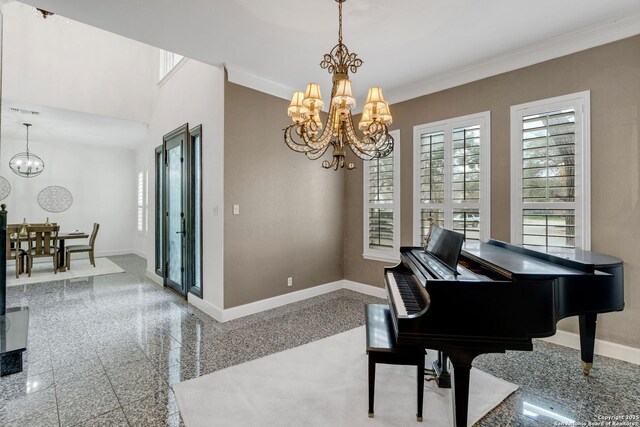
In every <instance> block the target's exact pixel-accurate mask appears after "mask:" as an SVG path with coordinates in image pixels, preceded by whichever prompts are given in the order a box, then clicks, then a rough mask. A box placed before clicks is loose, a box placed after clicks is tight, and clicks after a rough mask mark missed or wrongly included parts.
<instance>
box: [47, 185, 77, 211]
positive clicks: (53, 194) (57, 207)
mask: <svg viewBox="0 0 640 427" xmlns="http://www.w3.org/2000/svg"><path fill="white" fill-rule="evenodd" d="M38 204H39V205H40V207H41V208H42V209H44V210H45V211H47V212H53V213H58V212H64V211H66V210H67V209H69V208H70V207H71V205H72V204H73V196H72V195H71V192H70V191H69V190H67V189H66V188H64V187H60V186H59V185H52V186H50V187H45V188H43V189H42V191H40V193H38Z"/></svg>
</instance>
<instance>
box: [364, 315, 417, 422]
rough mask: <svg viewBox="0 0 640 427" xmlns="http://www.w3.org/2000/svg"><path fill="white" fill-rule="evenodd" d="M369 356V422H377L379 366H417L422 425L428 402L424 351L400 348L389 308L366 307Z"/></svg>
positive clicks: (405, 347) (415, 348)
mask: <svg viewBox="0 0 640 427" xmlns="http://www.w3.org/2000/svg"><path fill="white" fill-rule="evenodd" d="M365 319H366V329H367V354H368V355H369V418H373V396H374V389H375V382H376V363H386V364H390V365H412V366H417V369H418V374H417V382H418V410H417V413H416V419H417V420H418V421H419V422H422V404H423V400H424V348H422V347H415V346H398V345H397V344H396V343H395V339H394V336H395V335H394V333H393V330H392V329H391V328H392V326H391V312H390V311H389V306H388V305H386V304H367V305H366V307H365Z"/></svg>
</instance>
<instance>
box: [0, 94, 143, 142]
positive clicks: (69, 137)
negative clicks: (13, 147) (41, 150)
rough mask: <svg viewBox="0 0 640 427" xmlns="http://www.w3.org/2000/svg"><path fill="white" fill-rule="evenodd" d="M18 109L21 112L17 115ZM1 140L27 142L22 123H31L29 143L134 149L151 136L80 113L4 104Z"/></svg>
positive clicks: (134, 126) (134, 125)
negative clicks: (56, 143) (59, 143)
mask: <svg viewBox="0 0 640 427" xmlns="http://www.w3.org/2000/svg"><path fill="white" fill-rule="evenodd" d="M14 109H17V110H19V111H15V110H14ZM1 120H2V138H3V140H4V139H5V138H6V139H10V140H21V141H25V142H26V130H25V127H24V126H23V123H31V124H32V126H31V128H30V129H29V142H30V143H31V142H33V143H37V142H47V143H52V142H61V143H64V144H67V143H78V144H90V145H96V146H100V147H121V148H127V149H135V148H137V147H139V146H140V145H141V144H142V143H143V142H144V141H146V138H147V136H148V134H147V129H148V128H147V125H146V124H144V123H140V122H134V121H130V120H121V119H113V118H110V117H104V116H96V115H92V114H86V113H80V112H77V111H69V110H62V109H58V108H52V107H45V106H40V105H33V104H28V103H25V102H17V101H12V100H10V99H3V100H2V119H1Z"/></svg>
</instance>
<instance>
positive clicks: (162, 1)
mask: <svg viewBox="0 0 640 427" xmlns="http://www.w3.org/2000/svg"><path fill="white" fill-rule="evenodd" d="M4 1H7V0H4ZM26 3H29V4H32V5H35V6H37V7H41V8H44V9H46V10H50V11H53V12H55V13H57V14H59V15H62V16H65V17H68V18H71V19H74V20H77V21H80V22H84V23H86V24H89V25H93V26H96V27H99V28H102V29H105V30H108V31H111V32H114V33H117V34H120V35H123V36H126V37H129V38H132V39H135V40H138V41H141V42H144V43H148V44H150V45H153V46H156V47H160V48H163V49H166V50H170V51H174V52H177V53H180V54H182V55H184V56H188V57H190V58H194V59H197V60H200V61H203V62H206V63H209V64H213V65H221V64H226V65H227V66H228V69H229V70H230V71H229V76H230V80H232V81H238V82H243V81H244V82H247V85H249V86H254V87H256V88H259V87H260V86H262V87H264V88H266V89H265V91H267V92H270V93H273V94H276V95H279V96H283V97H285V96H286V97H288V96H289V94H290V93H291V90H292V89H294V88H296V89H298V90H303V89H304V87H305V85H306V83H307V82H309V81H316V82H319V83H320V84H321V87H322V88H323V94H324V96H325V97H326V96H328V91H329V83H330V78H329V76H327V73H326V71H325V70H322V69H320V67H319V66H318V64H319V62H320V60H321V59H322V55H323V54H324V53H326V52H328V51H329V50H330V49H331V48H332V47H333V45H334V44H335V43H336V42H337V3H336V2H335V1H334V0H304V1H301V0H234V1H229V0H181V1H175V0H136V1H131V0H110V1H104V0H26ZM638 33H640V2H639V1H638V0H607V1H602V0H562V1H558V0H536V1H528V2H524V1H514V0H485V1H478V0H348V1H347V2H346V3H345V4H344V42H345V44H346V45H347V46H348V47H349V49H350V50H351V51H352V52H356V53H358V54H359V56H360V58H362V59H363V60H364V65H363V66H362V68H361V69H360V70H358V73H357V76H352V80H353V84H354V91H355V94H356V97H357V99H358V100H359V102H360V103H362V101H363V99H362V98H363V97H364V96H365V94H366V90H367V88H368V87H369V86H372V85H380V86H382V87H383V88H384V91H385V94H386V95H387V98H388V99H389V100H391V101H392V102H397V101H400V100H403V99H408V98H410V97H414V96H417V95H421V94H424V93H429V92H433V91H436V90H441V89H444V88H446V87H451V86H455V85H458V84H462V83H466V82H468V81H472V80H475V79H478V78H483V77H486V76H489V75H493V74H496V73H499V72H504V71H508V70H509V69H514V68H519V67H523V66H526V65H530V64H531V63H535V62H540V61H542V60H546V59H551V58H553V57H557V56H562V55H566V54H568V53H571V52H573V51H578V50H582V49H585V48H588V47H591V46H594V45H598V44H603V43H606V42H609V41H613V40H616V39H620V38H624V37H629V36H631V35H634V34H638Z"/></svg>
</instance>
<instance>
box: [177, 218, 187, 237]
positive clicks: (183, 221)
mask: <svg viewBox="0 0 640 427" xmlns="http://www.w3.org/2000/svg"><path fill="white" fill-rule="evenodd" d="M181 225H182V230H180V231H176V234H187V230H186V227H185V220H184V218H182V221H181Z"/></svg>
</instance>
